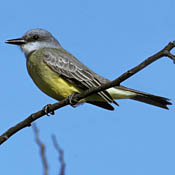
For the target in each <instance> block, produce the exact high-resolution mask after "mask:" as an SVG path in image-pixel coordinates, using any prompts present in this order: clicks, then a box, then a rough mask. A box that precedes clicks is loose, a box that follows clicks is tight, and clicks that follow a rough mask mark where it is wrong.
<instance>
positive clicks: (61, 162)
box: [52, 135, 66, 175]
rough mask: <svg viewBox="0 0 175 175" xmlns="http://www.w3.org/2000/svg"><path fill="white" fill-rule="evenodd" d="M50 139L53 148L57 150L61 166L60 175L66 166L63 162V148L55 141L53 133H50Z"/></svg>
mask: <svg viewBox="0 0 175 175" xmlns="http://www.w3.org/2000/svg"><path fill="white" fill-rule="evenodd" d="M52 141H53V145H54V147H55V149H56V150H57V152H58V155H59V157H58V160H59V162H60V165H61V168H60V171H59V172H60V173H59V174H60V175H65V167H66V164H65V162H64V152H63V150H62V149H61V148H60V146H59V145H58V143H57V139H56V136H55V135H52Z"/></svg>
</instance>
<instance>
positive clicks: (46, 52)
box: [5, 28, 172, 110]
mask: <svg viewBox="0 0 175 175" xmlns="http://www.w3.org/2000/svg"><path fill="white" fill-rule="evenodd" d="M5 43H7V44H14V45H17V46H19V47H20V48H21V50H22V51H23V52H24V55H25V57H26V65H27V70H28V73H29V75H30V77H31V78H32V80H33V82H34V83H35V84H36V86H37V87H38V88H39V89H40V90H41V91H43V92H44V93H45V94H47V95H48V96H50V97H52V98H53V99H55V100H58V101H61V100H64V99H65V98H67V97H68V96H70V95H71V94H74V93H81V92H84V91H85V90H87V89H90V88H94V87H98V86H101V85H103V84H106V83H108V82H110V80H108V79H107V78H104V77H102V76H100V75H99V74H97V73H95V72H94V71H92V70H91V69H90V68H88V67H87V66H86V65H84V64H83V63H82V62H80V61H79V60H78V59H77V58H76V57H74V56H73V55H72V54H71V53H69V52H68V51H67V50H65V49H64V48H63V47H62V46H61V44H60V43H59V41H57V40H56V38H55V37H54V36H53V35H52V34H51V33H50V32H48V31H47V30H45V29H41V28H36V29H31V30H29V31H27V32H26V33H25V34H24V35H23V36H22V37H20V38H17V39H10V40H6V41H5ZM116 99H131V100H136V101H140V102H143V103H147V104H151V105H154V106H157V107H160V108H164V109H168V105H171V104H172V103H171V102H170V100H169V99H168V98H165V97H161V96H157V95H152V94H149V93H145V92H142V91H138V90H134V89H131V88H127V87H124V86H122V85H119V86H115V87H112V88H109V89H107V90H104V91H101V92H98V93H97V94H94V95H91V96H89V97H87V98H85V99H82V100H80V101H79V104H81V103H89V104H92V105H95V106H98V107H101V108H104V109H107V110H114V107H113V106H112V105H111V104H116V105H118V103H117V102H116V101H115V100H116Z"/></svg>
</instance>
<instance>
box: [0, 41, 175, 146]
mask: <svg viewBox="0 0 175 175" xmlns="http://www.w3.org/2000/svg"><path fill="white" fill-rule="evenodd" d="M174 47H175V42H170V43H169V44H168V45H167V46H166V47H165V48H163V49H162V50H161V51H159V52H158V53H156V54H154V55H153V56H151V57H149V58H147V59H146V60H145V61H143V62H142V63H141V64H139V65H138V66H136V67H134V68H132V69H130V70H129V71H127V72H125V73H124V74H122V75H121V76H120V77H118V78H117V79H115V80H114V81H111V82H109V83H106V84H104V85H102V86H99V87H95V88H91V89H88V90H86V91H84V92H83V93H81V94H76V95H74V96H73V97H72V101H73V102H75V103H77V102H78V101H79V100H81V99H83V98H86V97H88V96H90V95H92V94H95V93H97V92H100V91H103V90H106V89H108V88H111V87H114V86H118V85H120V83H121V82H123V81H125V80H126V79H128V78H129V77H131V76H133V75H134V74H136V73H137V72H139V71H140V70H142V69H144V68H145V67H147V66H148V65H150V64H151V63H153V62H154V61H156V60H158V59H160V58H162V57H164V56H166V57H168V58H170V59H172V60H173V61H174V62H175V56H174V55H172V54H171V53H170V51H171V50H172V49H173V48H174ZM69 104H70V100H69V98H66V99H64V100H62V101H60V102H58V103H54V104H52V105H49V108H48V111H47V112H53V111H55V110H57V109H59V108H61V107H64V106H66V105H69ZM46 114H47V113H46V112H45V110H43V109H42V110H40V111H38V112H36V113H34V114H32V115H30V116H29V117H27V118H26V119H25V120H23V121H22V122H20V123H18V124H17V125H15V126H13V127H11V128H10V129H8V130H7V131H6V132H5V133H3V134H2V135H1V136H0V144H2V143H3V142H5V141H6V140H8V139H9V138H10V137H11V136H12V135H14V134H15V133H16V132H18V131H19V130H21V129H23V128H25V127H27V126H31V123H32V122H34V121H35V120H37V119H39V118H40V117H42V116H44V115H46Z"/></svg>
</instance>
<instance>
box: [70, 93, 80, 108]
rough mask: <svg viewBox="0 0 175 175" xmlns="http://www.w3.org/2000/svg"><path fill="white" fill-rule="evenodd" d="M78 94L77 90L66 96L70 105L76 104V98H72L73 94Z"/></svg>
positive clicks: (74, 105)
mask: <svg viewBox="0 0 175 175" xmlns="http://www.w3.org/2000/svg"><path fill="white" fill-rule="evenodd" d="M77 94H78V92H74V93H72V94H71V95H70V96H69V97H68V100H69V104H70V105H71V106H72V107H76V106H77V102H78V101H77V100H76V99H73V97H74V96H75V95H77Z"/></svg>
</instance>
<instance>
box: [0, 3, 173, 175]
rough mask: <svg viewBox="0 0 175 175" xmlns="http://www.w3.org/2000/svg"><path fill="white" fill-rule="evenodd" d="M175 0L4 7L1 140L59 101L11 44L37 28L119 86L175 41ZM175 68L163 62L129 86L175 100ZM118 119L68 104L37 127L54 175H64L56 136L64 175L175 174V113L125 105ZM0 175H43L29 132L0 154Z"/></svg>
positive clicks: (15, 138) (19, 135) (117, 111)
mask: <svg viewBox="0 0 175 175" xmlns="http://www.w3.org/2000/svg"><path fill="white" fill-rule="evenodd" d="M174 10H175V1H173V0H166V1H165V0H155V1H152V0H142V1H139V0H132V1H115V0H108V1H104V0H102V1H101V0H96V1H94V0H86V1H82V0H74V1H68V0H67V1H66V0H65V1H60V0H52V1H48V0H46V1H41V0H38V1H34V0H30V1H22V0H15V1H9V0H7V1H3V2H1V6H0V16H1V17H0V18H1V29H0V30H1V35H0V41H1V42H0V47H1V53H0V57H1V70H0V72H1V86H0V96H1V102H0V105H1V117H0V133H3V132H4V131H5V130H6V129H8V128H9V127H11V126H13V125H14V124H16V123H18V122H20V121H22V120H23V119H25V118H26V117H27V116H28V115H29V114H31V113H33V112H36V111H38V110H40V109H41V108H42V107H43V106H44V105H46V104H48V103H54V102H55V100H53V99H51V98H50V97H47V96H46V95H45V94H43V93H42V92H41V91H40V90H39V89H38V88H37V87H36V86H35V85H34V84H33V82H32V80H31V79H30V77H29V75H28V74H27V70H26V65H25V64H26V63H25V58H24V55H23V53H22V52H21V51H20V49H19V48H17V47H15V46H10V45H7V44H5V43H4V41H5V40H6V39H12V38H16V37H20V36H21V35H23V34H24V33H25V32H26V31H27V30H29V29H32V28H38V27H40V28H44V29H47V30H48V31H50V32H51V33H52V34H53V35H54V36H55V37H56V38H57V39H58V40H59V41H60V43H61V44H62V46H63V47H64V48H65V49H67V50H68V51H70V52H71V53H72V54H73V55H74V56H76V57H77V58H78V59H80V60H81V61H82V62H83V63H85V64H86V65H87V66H89V67H90V68H91V69H92V70H94V71H95V72H97V73H99V74H101V75H103V76H105V77H107V78H109V79H111V80H112V79H115V78H116V77H118V76H119V75H120V74H122V73H123V72H125V71H127V70H128V69H130V68H132V67H133V66H135V65H137V64H138V63H140V62H141V61H143V60H144V59H146V58H147V57H148V56H151V55H152V54H154V53H156V52H157V51H159V50H160V49H161V48H163V47H164V46H165V45H166V44H168V42H169V41H172V40H175V19H174ZM174 74H175V65H173V64H172V61H171V60H170V59H167V58H162V59H161V60H159V61H157V62H156V63H154V64H152V65H151V66H149V67H148V68H146V69H145V70H143V71H141V72H140V73H137V74H136V75H135V76H133V77H131V78H130V79H128V80H127V81H125V82H124V83H123V85H125V86H128V87H130V88H135V89H138V90H142V91H145V92H149V93H152V94H156V95H161V96H165V97H168V98H170V99H172V100H173V102H174V98H175V93H174V89H175V83H174V81H173V79H174ZM118 103H119V104H120V106H119V107H116V106H115V111H113V112H110V111H105V110H103V109H100V108H97V107H94V106H92V105H88V104H85V105H81V106H80V107H78V108H75V109H74V108H72V107H70V106H67V107H64V108H62V109H60V110H58V111H56V114H55V116H51V117H43V118H41V119H39V120H38V121H37V122H36V123H37V126H38V127H39V130H40V136H41V139H42V141H43V142H44V143H45V144H46V147H47V157H48V161H49V167H50V169H49V171H50V174H52V175H53V174H57V172H58V168H59V167H58V161H57V153H56V151H55V149H54V148H53V145H52V141H51V134H55V135H56V136H57V139H58V142H59V144H60V146H61V147H62V149H63V150H64V154H65V157H64V158H65V162H66V175H73V174H74V175H75V174H76V175H82V174H83V175H98V174H100V175H106V174H114V175H116V174H119V175H128V174H131V175H147V174H149V175H155V174H159V175H164V174H169V175H174V174H175V166H174V165H175V134H174V133H175V127H174V123H175V112H174V110H175V107H174V106H170V110H169V111H167V110H163V109H160V108H156V107H153V106H150V105H146V104H143V103H139V102H135V101H131V100H120V101H118ZM0 162H1V174H5V175H6V174H7V175H8V174H19V175H20V174H21V175H22V174H25V175H31V174H33V175H34V174H42V164H41V161H40V156H39V150H38V147H37V145H36V143H35V141H34V134H33V130H32V128H26V129H23V130H21V131H20V132H19V133H17V134H16V135H14V136H13V137H11V138H10V139H9V140H8V141H7V142H6V143H4V144H3V145H2V146H1V149H0Z"/></svg>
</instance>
